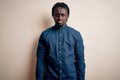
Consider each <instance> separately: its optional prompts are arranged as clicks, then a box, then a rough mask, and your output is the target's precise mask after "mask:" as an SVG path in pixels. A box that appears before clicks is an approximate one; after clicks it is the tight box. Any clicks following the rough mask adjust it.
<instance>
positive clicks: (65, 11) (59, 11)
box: [54, 7, 67, 14]
mask: <svg viewBox="0 0 120 80" xmlns="http://www.w3.org/2000/svg"><path fill="white" fill-rule="evenodd" d="M54 13H64V14H67V9H65V8H62V7H56V8H55V11H54Z"/></svg>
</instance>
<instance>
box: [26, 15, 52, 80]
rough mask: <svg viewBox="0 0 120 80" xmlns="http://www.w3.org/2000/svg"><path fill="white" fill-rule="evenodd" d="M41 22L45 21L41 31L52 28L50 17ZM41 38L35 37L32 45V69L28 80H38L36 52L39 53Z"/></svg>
mask: <svg viewBox="0 0 120 80" xmlns="http://www.w3.org/2000/svg"><path fill="white" fill-rule="evenodd" d="M40 21H43V22H42V23H41V24H40V25H42V26H40V28H39V29H40V31H41V32H42V31H43V30H45V29H47V28H48V27H50V26H51V24H52V21H51V19H50V17H43V18H42V19H41V20H40ZM39 37H40V35H39V36H38V37H35V39H34V41H33V45H32V51H31V57H30V60H31V61H30V68H29V75H28V80H36V79H35V71H36V52H37V46H38V40H39Z"/></svg>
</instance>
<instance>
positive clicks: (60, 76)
mask: <svg viewBox="0 0 120 80" xmlns="http://www.w3.org/2000/svg"><path fill="white" fill-rule="evenodd" d="M69 13H70V11H69V7H68V6H67V4H65V3H63V2H62V3H60V2H58V3H56V4H55V5H54V6H53V8H52V16H53V19H54V21H55V25H54V26H52V27H50V28H48V29H47V30H45V31H43V32H42V34H41V36H40V39H39V43H38V48H37V66H36V80H85V60H84V45H83V40H82V37H81V35H80V33H79V32H78V31H76V30H75V29H73V28H71V27H69V26H68V25H67V24H66V22H67V20H68V17H69Z"/></svg>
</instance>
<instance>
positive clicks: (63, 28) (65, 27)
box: [53, 24, 68, 30]
mask: <svg viewBox="0 0 120 80" xmlns="http://www.w3.org/2000/svg"><path fill="white" fill-rule="evenodd" d="M67 28H68V26H67V24H66V25H64V26H62V27H60V26H59V25H54V26H53V29H55V30H67Z"/></svg>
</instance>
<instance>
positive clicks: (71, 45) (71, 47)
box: [64, 40, 74, 51]
mask: <svg viewBox="0 0 120 80" xmlns="http://www.w3.org/2000/svg"><path fill="white" fill-rule="evenodd" d="M64 46H65V48H66V49H67V50H69V51H71V50H74V43H73V42H72V41H67V40H65V45H64Z"/></svg>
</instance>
